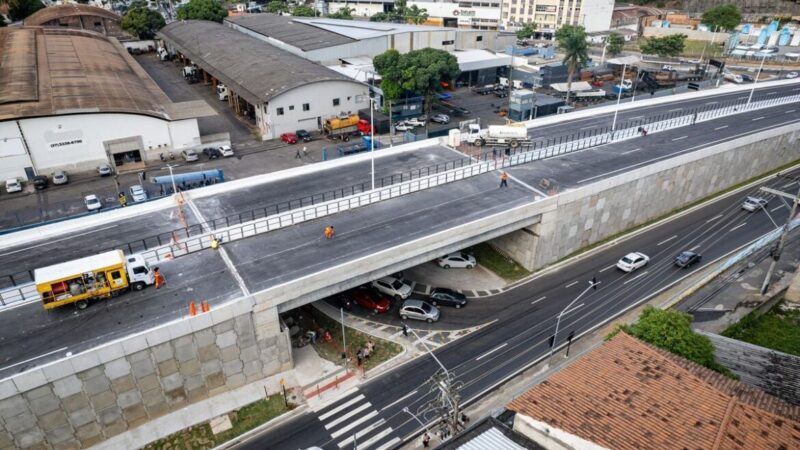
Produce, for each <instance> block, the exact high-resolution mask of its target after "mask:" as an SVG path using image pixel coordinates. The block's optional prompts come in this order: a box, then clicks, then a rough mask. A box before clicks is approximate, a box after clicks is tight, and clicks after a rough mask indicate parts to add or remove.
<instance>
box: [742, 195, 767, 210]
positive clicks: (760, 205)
mask: <svg viewBox="0 0 800 450" xmlns="http://www.w3.org/2000/svg"><path fill="white" fill-rule="evenodd" d="M768 204H769V201H768V200H767V199H765V198H759V197H747V198H746V199H745V200H744V203H742V209H743V210H745V211H750V212H755V211H757V210H759V209H764V208H766V207H767V205H768Z"/></svg>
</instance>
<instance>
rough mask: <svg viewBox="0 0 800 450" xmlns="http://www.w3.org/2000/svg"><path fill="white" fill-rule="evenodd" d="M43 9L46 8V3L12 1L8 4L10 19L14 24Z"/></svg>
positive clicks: (26, 0)
mask: <svg viewBox="0 0 800 450" xmlns="http://www.w3.org/2000/svg"><path fill="white" fill-rule="evenodd" d="M42 8H44V3H42V2H41V1H40V0H12V1H9V2H8V18H9V19H11V21H12V22H16V21H18V20H22V19H25V18H26V17H28V16H30V15H31V14H33V13H35V12H36V11H38V10H40V9H42Z"/></svg>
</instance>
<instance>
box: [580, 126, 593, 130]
mask: <svg viewBox="0 0 800 450" xmlns="http://www.w3.org/2000/svg"><path fill="white" fill-rule="evenodd" d="M592 128H597V125H592V126H590V127H583V128H579V130H591V129H592Z"/></svg>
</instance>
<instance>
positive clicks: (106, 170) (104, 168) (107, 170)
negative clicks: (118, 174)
mask: <svg viewBox="0 0 800 450" xmlns="http://www.w3.org/2000/svg"><path fill="white" fill-rule="evenodd" d="M97 173H99V174H100V176H101V177H107V176H109V175H111V174H113V173H114V169H112V168H111V165H110V164H100V165H99V166H97Z"/></svg>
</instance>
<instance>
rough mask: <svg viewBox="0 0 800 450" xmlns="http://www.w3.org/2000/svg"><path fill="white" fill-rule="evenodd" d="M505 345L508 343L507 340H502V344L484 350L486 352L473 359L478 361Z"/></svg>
mask: <svg viewBox="0 0 800 450" xmlns="http://www.w3.org/2000/svg"><path fill="white" fill-rule="evenodd" d="M506 345H508V342H503V344H502V345H498V346H497V347H495V348H493V349H491V350H489V351H488V352H486V353H484V354H482V355H481V356H478V357H477V358H475V361H480V360H482V359H483V358H486V357H487V356H489V355H491V354H492V353H494V352H496V351H498V350H500V349H501V348H503V347H505V346H506Z"/></svg>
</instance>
